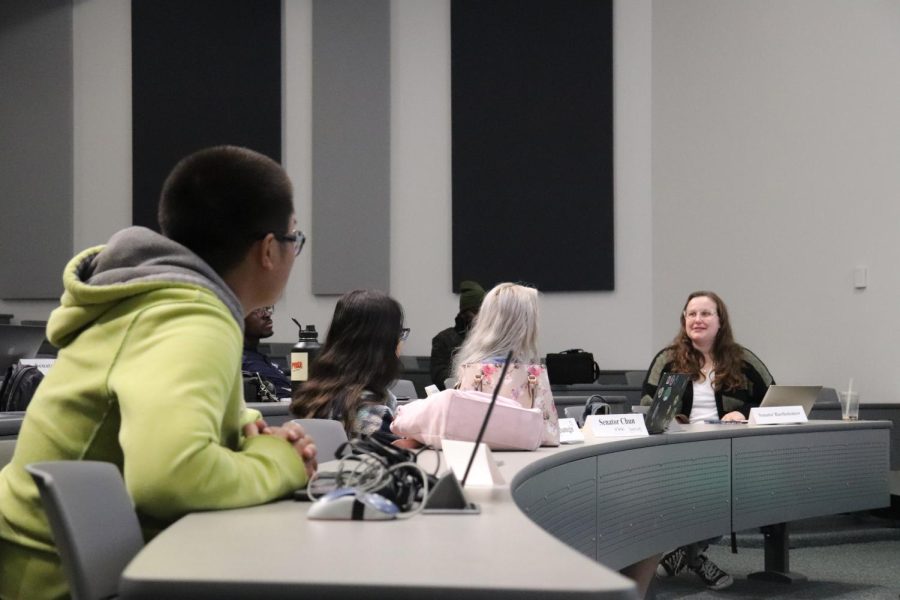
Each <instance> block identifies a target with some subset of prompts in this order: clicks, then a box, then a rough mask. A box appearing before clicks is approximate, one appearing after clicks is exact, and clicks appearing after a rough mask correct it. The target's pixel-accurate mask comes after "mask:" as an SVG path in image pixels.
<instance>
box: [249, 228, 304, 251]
mask: <svg viewBox="0 0 900 600" xmlns="http://www.w3.org/2000/svg"><path fill="white" fill-rule="evenodd" d="M270 233H271V234H272V235H273V236H274V237H275V239H276V240H278V241H279V242H290V243H292V244H293V245H294V256H300V251H301V250H303V246H304V245H306V236H305V235H303V232H302V231H300V230H299V229H295V230H293V231H292V232H290V233H288V234H283V233H275V232H274V231H267V232H266V233H257V234H256V235H255V236H254V237H255V239H257V240H261V239H263V238H264V237H266V236H267V235H269V234H270Z"/></svg>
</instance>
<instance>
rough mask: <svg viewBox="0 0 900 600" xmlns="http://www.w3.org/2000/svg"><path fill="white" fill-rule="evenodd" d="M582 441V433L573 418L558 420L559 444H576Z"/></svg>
mask: <svg viewBox="0 0 900 600" xmlns="http://www.w3.org/2000/svg"><path fill="white" fill-rule="evenodd" d="M583 441H584V434H583V433H581V429H579V428H578V421H576V420H575V419H560V420H559V443H560V444H578V443H581V442H583Z"/></svg>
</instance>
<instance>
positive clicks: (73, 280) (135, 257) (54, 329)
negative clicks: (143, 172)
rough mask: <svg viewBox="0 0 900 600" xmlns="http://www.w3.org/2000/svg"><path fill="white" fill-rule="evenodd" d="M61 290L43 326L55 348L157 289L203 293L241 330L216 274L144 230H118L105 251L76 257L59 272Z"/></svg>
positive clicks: (234, 302) (236, 309)
mask: <svg viewBox="0 0 900 600" xmlns="http://www.w3.org/2000/svg"><path fill="white" fill-rule="evenodd" d="M63 287H64V289H65V291H64V292H63V295H62V298H61V299H60V306H59V308H57V309H56V310H54V311H53V313H52V314H51V315H50V321H49V322H48V324H47V337H48V338H49V340H50V342H51V343H52V344H54V345H55V346H57V347H63V346H65V345H67V344H68V343H69V342H70V341H71V340H72V339H74V337H75V336H76V335H77V334H78V332H79V331H81V330H82V329H84V328H85V327H87V326H88V325H90V324H91V323H93V322H94V321H95V320H96V319H97V318H98V317H100V315H102V314H103V313H105V312H106V311H107V310H109V309H110V308H112V307H113V306H115V305H116V304H118V303H119V302H121V301H122V300H125V299H127V298H130V297H132V296H135V295H138V294H144V293H147V292H150V291H153V290H156V289H160V288H170V287H184V288H194V289H196V288H201V289H205V290H208V291H210V292H211V293H213V294H214V295H215V296H216V297H217V298H218V299H219V300H221V302H222V303H223V304H224V305H225V306H226V307H227V308H228V310H229V312H230V313H231V315H232V316H233V317H234V320H235V321H236V322H237V323H238V326H239V327H240V328H241V331H243V327H244V310H243V308H242V307H241V303H240V301H239V300H238V299H237V296H235V295H234V292H233V291H231V288H229V287H228V284H226V283H225V281H224V280H223V279H222V278H221V277H220V276H219V274H218V273H216V272H215V271H214V270H213V269H212V267H210V266H209V265H208V264H206V262H204V261H203V259H201V258H200V257H199V256H197V255H196V254H194V253H193V252H191V251H190V250H188V249H187V248H186V247H184V246H182V245H181V244H179V243H178V242H175V241H173V240H170V239H169V238H167V237H164V236H162V235H160V234H158V233H156V232H155V231H151V230H150V229H147V228H145V227H129V228H127V229H123V230H122V231H119V232H118V233H116V234H115V235H113V236H112V237H111V238H110V240H109V243H108V244H107V245H106V246H97V247H94V248H89V249H88V250H85V251H84V252H81V253H80V254H78V255H77V256H75V258H73V259H72V260H70V261H69V264H67V265H66V268H65V271H64V272H63Z"/></svg>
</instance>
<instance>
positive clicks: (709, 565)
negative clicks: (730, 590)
mask: <svg viewBox="0 0 900 600" xmlns="http://www.w3.org/2000/svg"><path fill="white" fill-rule="evenodd" d="M690 569H691V571H693V572H694V573H696V574H697V577H699V578H700V579H702V580H703V583H705V584H706V587H708V588H709V589H711V590H724V589H725V588H727V587H728V586H730V585H731V584H732V583H734V577H732V576H731V575H729V574H728V573H726V572H725V571H723V570H722V569H720V568H719V567H718V566H716V563H714V562H713V561H711V560H709V558H707V557H706V555H705V554H701V555H700V564H698V565H697V566H691V567H690Z"/></svg>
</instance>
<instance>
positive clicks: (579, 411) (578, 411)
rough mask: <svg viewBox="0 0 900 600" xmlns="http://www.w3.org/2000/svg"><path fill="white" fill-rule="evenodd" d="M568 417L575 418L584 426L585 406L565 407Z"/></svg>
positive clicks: (579, 424) (580, 425)
mask: <svg viewBox="0 0 900 600" xmlns="http://www.w3.org/2000/svg"><path fill="white" fill-rule="evenodd" d="M564 410H565V413H566V418H567V419H575V422H576V423H578V426H579V427H584V407H583V406H567V407H565V409H564Z"/></svg>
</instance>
